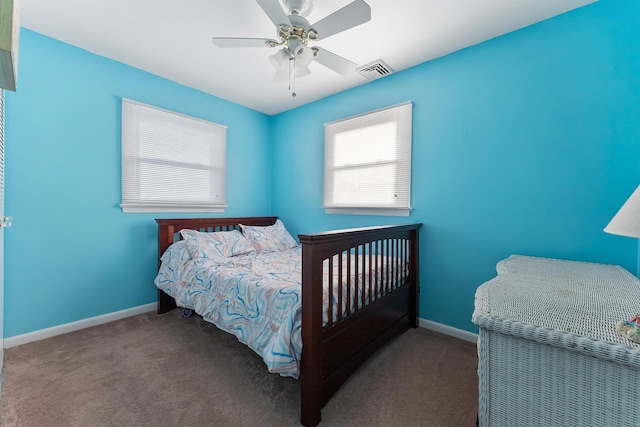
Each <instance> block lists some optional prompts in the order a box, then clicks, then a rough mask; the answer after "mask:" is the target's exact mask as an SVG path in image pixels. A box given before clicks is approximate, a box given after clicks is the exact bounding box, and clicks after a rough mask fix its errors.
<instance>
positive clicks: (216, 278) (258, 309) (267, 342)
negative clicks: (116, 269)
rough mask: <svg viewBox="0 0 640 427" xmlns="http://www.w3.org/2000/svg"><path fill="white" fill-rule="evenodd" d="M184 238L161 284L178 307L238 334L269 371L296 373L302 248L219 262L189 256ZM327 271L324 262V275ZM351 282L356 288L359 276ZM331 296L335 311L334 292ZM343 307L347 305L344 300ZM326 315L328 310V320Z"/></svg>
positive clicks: (168, 258) (171, 253)
mask: <svg viewBox="0 0 640 427" xmlns="http://www.w3.org/2000/svg"><path fill="white" fill-rule="evenodd" d="M182 243H183V242H177V243H174V244H173V245H172V246H171V247H170V248H169V249H168V250H167V251H166V252H165V254H164V255H163V257H162V265H161V267H160V270H159V272H158V275H157V277H156V279H155V284H156V286H157V287H158V288H160V289H162V290H163V291H164V292H166V293H167V294H168V295H170V296H171V297H173V298H174V299H175V300H176V303H177V305H178V306H179V307H184V308H190V309H193V310H194V311H195V312H196V313H198V314H200V315H201V316H202V317H203V318H204V319H205V320H207V321H209V322H211V323H214V324H215V325H216V326H218V327H219V328H220V329H222V330H224V331H227V332H229V333H232V334H234V335H235V336H236V337H237V338H238V340H240V341H241V342H242V343H244V344H246V345H248V346H249V347H250V348H252V349H253V350H254V351H255V352H256V353H258V354H259V355H260V356H261V357H262V358H263V360H264V362H265V363H266V365H267V368H268V370H269V371H270V372H275V373H279V374H280V375H283V376H291V377H294V378H297V377H298V375H299V371H300V369H299V363H300V356H301V354H302V335H301V326H302V318H301V315H302V311H301V308H302V292H301V274H302V263H301V254H302V248H301V247H296V248H293V249H288V250H284V251H277V252H262V253H260V254H256V253H255V252H254V253H250V254H247V255H240V256H234V257H230V258H226V259H225V260H224V261H223V262H219V261H212V260H211V259H206V258H198V259H193V260H192V259H190V256H189V254H188V251H186V248H183V247H182V246H181V244H182ZM385 264H387V263H385ZM389 264H390V265H391V266H393V265H396V263H389ZM387 265H388V264H387ZM385 268H386V267H385ZM389 268H391V267H389ZM335 270H336V271H334V276H335V275H336V274H337V268H335ZM404 270H405V271H404V274H406V269H404ZM326 271H327V268H326V266H325V276H327V273H326ZM365 272H366V270H365ZM374 274H375V272H374ZM381 280H383V281H384V278H382V279H381ZM326 283H328V278H327V277H325V284H326ZM351 283H352V289H354V286H355V280H351ZM327 287H328V286H325V307H326V306H327V304H326V300H327V299H328V295H327V294H328V293H327V292H326V288H327ZM345 288H346V285H345V284H344V283H343V289H345ZM343 292H346V290H344V291H343ZM351 292H352V293H353V290H352V291H351ZM332 299H333V305H334V310H333V312H334V317H335V316H336V315H335V313H336V311H337V310H335V306H336V296H335V293H334V296H333V298H332ZM366 300H367V301H368V297H367V298H366ZM353 304H354V302H353V301H352V302H351V305H352V308H353ZM358 305H361V302H360V301H358ZM342 309H343V310H342V311H343V312H344V311H345V310H346V304H345V303H343V307H342ZM326 317H327V314H326V313H325V322H326V320H327V319H326Z"/></svg>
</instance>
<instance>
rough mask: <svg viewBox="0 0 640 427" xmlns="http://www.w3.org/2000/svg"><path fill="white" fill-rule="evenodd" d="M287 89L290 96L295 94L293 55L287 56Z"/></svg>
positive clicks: (294, 63) (294, 60) (294, 62)
mask: <svg viewBox="0 0 640 427" xmlns="http://www.w3.org/2000/svg"><path fill="white" fill-rule="evenodd" d="M289 90H290V91H291V96H293V97H294V98H295V96H296V59H295V56H291V57H290V58H289Z"/></svg>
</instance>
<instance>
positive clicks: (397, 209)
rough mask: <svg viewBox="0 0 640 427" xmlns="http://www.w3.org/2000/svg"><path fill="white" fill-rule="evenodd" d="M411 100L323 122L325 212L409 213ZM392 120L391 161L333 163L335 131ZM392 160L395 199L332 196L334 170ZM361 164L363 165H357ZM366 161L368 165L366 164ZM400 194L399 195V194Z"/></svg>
mask: <svg viewBox="0 0 640 427" xmlns="http://www.w3.org/2000/svg"><path fill="white" fill-rule="evenodd" d="M412 116H413V103H412V102H411V101H406V102H403V103H400V104H395V105H391V106H389V107H384V108H380V109H377V110H373V111H368V112H366V113H362V114H359V115H356V116H351V117H348V118H345V119H340V120H335V121H332V122H329V123H325V125H324V127H325V147H324V148H325V153H324V154H325V158H324V191H323V205H322V207H323V209H324V210H325V213H327V214H347V215H382V216H409V215H410V213H411V210H412V208H411V151H412V148H411V145H412V127H413V119H412ZM390 121H395V123H396V126H397V127H396V135H395V139H394V141H393V143H394V147H393V148H394V150H395V153H396V158H395V159H394V160H393V161H389V160H381V161H377V162H369V163H364V162H363V163H360V164H353V165H352V164H350V165H349V166H347V167H345V166H336V164H335V163H336V162H335V155H334V154H335V151H336V135H339V134H341V133H346V132H350V131H353V130H357V129H366V128H370V127H373V126H377V125H380V124H384V123H388V122H390ZM384 163H386V164H391V163H393V164H394V165H395V167H396V171H395V172H394V173H393V175H394V176H393V181H394V189H393V190H394V197H398V198H399V199H398V200H397V201H396V202H394V203H389V204H375V203H365V204H363V203H354V204H348V203H346V204H345V203H337V202H336V201H335V198H334V197H333V196H334V194H333V186H334V182H335V181H336V179H335V174H336V172H338V171H340V170H346V169H348V168H349V169H352V170H357V169H361V170H366V168H367V167H369V168H371V167H375V166H376V165H382V164H384ZM360 165H362V166H360ZM367 165H368V166H367ZM398 195H399V196H398Z"/></svg>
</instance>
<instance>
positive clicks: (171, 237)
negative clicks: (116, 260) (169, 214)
mask: <svg viewBox="0 0 640 427" xmlns="http://www.w3.org/2000/svg"><path fill="white" fill-rule="evenodd" d="M277 219H278V217H277V216H248V217H238V218H173V219H165V218H158V219H156V222H157V223H158V267H160V257H162V254H164V251H166V250H167V248H168V247H169V246H171V244H172V243H174V242H177V241H178V240H180V238H181V237H180V230H182V229H185V228H186V229H190V230H198V231H207V232H214V231H231V230H235V229H238V228H239V224H244V225H253V226H265V225H273V224H275V222H276V220H277Z"/></svg>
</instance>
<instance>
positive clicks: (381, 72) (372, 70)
mask: <svg viewBox="0 0 640 427" xmlns="http://www.w3.org/2000/svg"><path fill="white" fill-rule="evenodd" d="M357 71H358V72H359V73H360V74H361V75H362V76H363V77H364V78H365V79H367V80H375V79H379V78H380V77H384V76H386V75H389V74H391V73H393V69H392V68H391V67H389V66H388V65H387V64H386V63H385V62H384V61H383V60H382V59H376V60H375V61H373V62H370V63H368V64H366V65H363V66H362V67H360V68H358V69H357Z"/></svg>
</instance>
